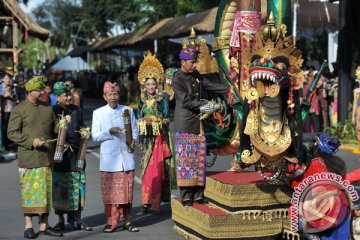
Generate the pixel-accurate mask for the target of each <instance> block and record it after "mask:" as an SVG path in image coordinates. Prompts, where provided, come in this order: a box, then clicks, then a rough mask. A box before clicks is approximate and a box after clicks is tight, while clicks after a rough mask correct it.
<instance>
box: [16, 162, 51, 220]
mask: <svg viewBox="0 0 360 240" xmlns="http://www.w3.org/2000/svg"><path fill="white" fill-rule="evenodd" d="M19 174H20V186H21V200H22V207H23V211H24V213H31V214H40V213H48V212H50V209H51V202H52V199H51V195H52V170H51V168H50V167H40V168H31V169H30V168H19Z"/></svg>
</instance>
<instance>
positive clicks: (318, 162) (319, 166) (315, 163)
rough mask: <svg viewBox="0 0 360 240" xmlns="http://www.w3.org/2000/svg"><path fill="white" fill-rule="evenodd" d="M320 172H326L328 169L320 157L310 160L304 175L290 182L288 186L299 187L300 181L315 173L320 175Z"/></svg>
mask: <svg viewBox="0 0 360 240" xmlns="http://www.w3.org/2000/svg"><path fill="white" fill-rule="evenodd" d="M321 172H328V169H327V167H326V165H325V163H324V161H323V160H322V159H321V158H320V157H317V158H314V159H312V160H311V162H310V165H309V166H308V167H307V168H306V170H305V172H304V174H302V175H301V176H299V177H298V178H296V179H293V180H291V181H290V186H291V187H292V188H295V187H297V186H299V184H300V183H301V181H302V180H304V179H305V178H307V177H309V176H311V175H313V174H315V173H321Z"/></svg>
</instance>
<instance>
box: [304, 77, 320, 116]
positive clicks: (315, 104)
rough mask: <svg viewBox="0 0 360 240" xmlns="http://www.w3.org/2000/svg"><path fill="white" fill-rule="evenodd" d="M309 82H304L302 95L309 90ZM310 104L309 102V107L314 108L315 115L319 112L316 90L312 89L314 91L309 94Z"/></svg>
mask: <svg viewBox="0 0 360 240" xmlns="http://www.w3.org/2000/svg"><path fill="white" fill-rule="evenodd" d="M310 85H311V83H309V84H306V85H305V86H304V90H303V91H304V96H305V95H306V94H307V92H308V91H309V87H310ZM309 102H310V104H311V108H313V109H314V110H315V113H316V115H319V114H320V107H319V102H318V96H317V93H316V91H315V90H314V92H313V93H312V95H311V98H310V100H309Z"/></svg>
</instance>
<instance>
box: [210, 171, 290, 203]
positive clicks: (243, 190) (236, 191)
mask: <svg viewBox="0 0 360 240" xmlns="http://www.w3.org/2000/svg"><path fill="white" fill-rule="evenodd" d="M205 195H206V197H207V198H209V199H211V200H214V201H216V202H219V203H221V204H224V205H225V206H228V207H233V208H241V207H264V206H274V207H276V206H277V205H279V204H290V202H291V195H292V190H291V188H289V187H287V186H285V185H272V184H267V183H264V184H245V185H230V184H226V183H222V182H219V181H217V180H215V179H213V178H211V177H207V178H206V188H205Z"/></svg>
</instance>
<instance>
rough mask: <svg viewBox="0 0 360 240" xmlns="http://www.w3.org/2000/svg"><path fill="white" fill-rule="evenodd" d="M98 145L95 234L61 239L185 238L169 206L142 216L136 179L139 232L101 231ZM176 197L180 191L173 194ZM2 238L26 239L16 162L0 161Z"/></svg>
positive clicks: (92, 204) (353, 159)
mask: <svg viewBox="0 0 360 240" xmlns="http://www.w3.org/2000/svg"><path fill="white" fill-rule="evenodd" d="M104 104H105V102H104V101H103V100H100V99H98V100H90V99H86V101H85V108H84V117H85V120H86V122H87V123H88V125H89V126H91V124H90V121H91V116H92V110H93V109H95V108H97V107H100V106H102V105H104ZM98 153H99V144H98V143H93V142H90V143H89V148H88V154H87V156H86V159H87V168H86V177H87V189H86V203H85V208H84V211H83V214H82V215H83V220H84V222H86V223H87V224H88V225H90V226H93V227H94V230H93V231H92V232H85V231H72V230H69V231H66V232H65V236H64V237H63V238H62V239H129V240H131V239H137V240H142V239H146V240H152V239H154V240H155V239H156V240H165V239H172V240H180V239H184V238H183V237H182V236H180V235H178V234H177V233H176V232H175V231H174V230H173V226H174V223H173V221H172V220H171V208H170V204H163V205H162V206H161V214H159V215H154V214H146V215H141V214H139V213H140V209H141V185H140V184H139V180H140V179H139V178H138V177H136V184H135V187H134V188H135V189H134V201H133V211H132V217H133V222H134V224H135V225H136V226H137V227H139V228H140V232H138V233H130V232H128V231H123V230H119V231H116V232H114V233H103V232H102V229H103V226H104V224H105V221H106V217H105V215H104V213H103V212H104V207H103V203H102V199H101V191H100V176H99V170H98V168H99V159H98ZM339 156H340V157H342V158H343V159H344V160H345V162H346V165H347V167H348V171H350V170H353V169H355V168H358V167H360V161H359V159H360V155H355V154H353V153H352V152H351V151H340V152H339ZM230 161H231V157H230V156H225V157H224V156H220V157H218V159H217V160H216V162H215V164H214V166H213V167H212V168H208V171H224V170H227V169H228V168H229V166H230ZM136 169H137V171H136V176H139V173H138V166H137V167H136ZM172 194H173V195H174V196H176V195H178V191H173V193H172ZM0 196H1V197H0V239H24V238H23V232H24V220H23V213H22V209H21V196H20V188H19V175H18V172H17V160H10V161H4V160H0ZM34 223H35V224H34V226H35V230H36V231H37V230H38V224H37V218H34ZM49 223H50V225H51V226H53V225H55V224H56V223H57V217H56V215H55V214H54V211H53V210H52V211H51V212H50V217H49ZM38 239H50V237H46V236H39V237H38Z"/></svg>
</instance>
